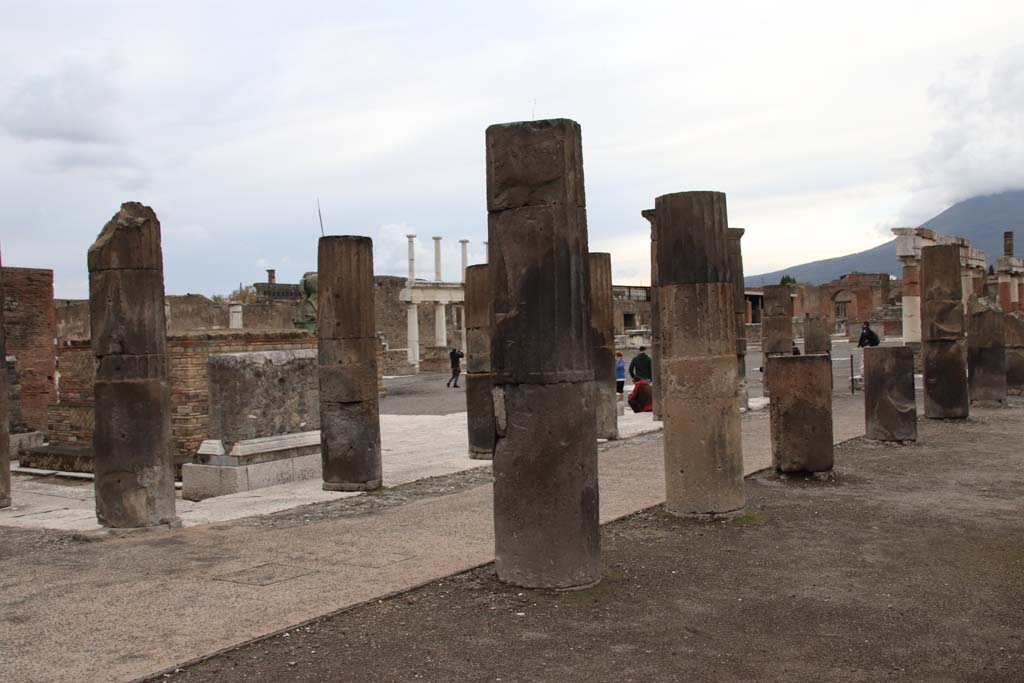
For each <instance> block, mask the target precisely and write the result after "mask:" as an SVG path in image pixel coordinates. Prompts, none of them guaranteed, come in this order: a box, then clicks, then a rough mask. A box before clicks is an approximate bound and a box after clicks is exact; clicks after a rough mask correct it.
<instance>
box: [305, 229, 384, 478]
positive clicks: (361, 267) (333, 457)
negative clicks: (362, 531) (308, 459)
mask: <svg viewBox="0 0 1024 683" xmlns="http://www.w3.org/2000/svg"><path fill="white" fill-rule="evenodd" d="M317 272H318V275H317V285H318V287H319V302H318V303H319V319H318V325H317V338H318V342H319V343H318V352H317V356H318V362H319V371H320V454H321V457H322V459H323V477H324V485H323V488H324V490H325V491H370V490H373V489H377V488H380V485H381V458H380V408H379V403H378V394H377V331H376V330H377V328H376V324H375V319H374V310H373V303H374V293H373V289H374V288H373V241H372V240H371V239H370V238H369V237H352V236H347V235H346V236H329V237H321V238H320V243H319V248H318V250H317Z"/></svg>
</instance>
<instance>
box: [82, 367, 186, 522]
mask: <svg viewBox="0 0 1024 683" xmlns="http://www.w3.org/2000/svg"><path fill="white" fill-rule="evenodd" d="M95 392H96V431H95V433H94V435H93V449H94V452H95V459H94V462H93V467H94V471H95V473H96V516H97V518H98V519H99V521H100V523H101V524H103V525H104V526H109V527H138V526H155V525H159V524H168V523H170V522H172V521H174V519H175V514H174V471H173V460H172V454H171V448H170V438H171V420H170V392H169V390H168V386H167V383H166V382H163V381H159V380H142V381H130V382H105V381H98V382H96V388H95Z"/></svg>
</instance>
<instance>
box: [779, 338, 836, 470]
mask: <svg viewBox="0 0 1024 683" xmlns="http://www.w3.org/2000/svg"><path fill="white" fill-rule="evenodd" d="M765 372H767V373H769V374H770V380H769V381H770V383H771V387H772V400H771V403H770V405H769V410H770V429H771V436H772V464H774V465H775V469H776V470H778V471H779V472H827V471H829V470H831V469H832V464H833V446H832V366H831V364H830V363H829V361H828V356H824V355H813V356H778V357H776V358H772V361H771V363H769V364H768V366H767V367H766V369H765Z"/></svg>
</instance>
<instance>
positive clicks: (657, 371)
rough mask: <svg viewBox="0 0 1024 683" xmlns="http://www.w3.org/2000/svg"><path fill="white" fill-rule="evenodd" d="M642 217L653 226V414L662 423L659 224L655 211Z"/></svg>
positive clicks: (648, 211)
mask: <svg viewBox="0 0 1024 683" xmlns="http://www.w3.org/2000/svg"><path fill="white" fill-rule="evenodd" d="M640 215H641V216H643V217H644V218H646V219H647V222H648V223H650V224H651V379H652V380H653V381H652V382H651V414H652V417H653V419H654V421H655V422H660V421H661V314H660V313H658V223H657V216H656V214H655V211H654V209H645V210H643V211H641V212H640Z"/></svg>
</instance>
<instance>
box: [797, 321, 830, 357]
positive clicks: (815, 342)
mask: <svg viewBox="0 0 1024 683" xmlns="http://www.w3.org/2000/svg"><path fill="white" fill-rule="evenodd" d="M804 353H806V354H808V355H814V354H819V353H824V354H829V353H832V330H831V329H830V325H829V319H828V318H826V317H825V316H811V317H809V318H804Z"/></svg>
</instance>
